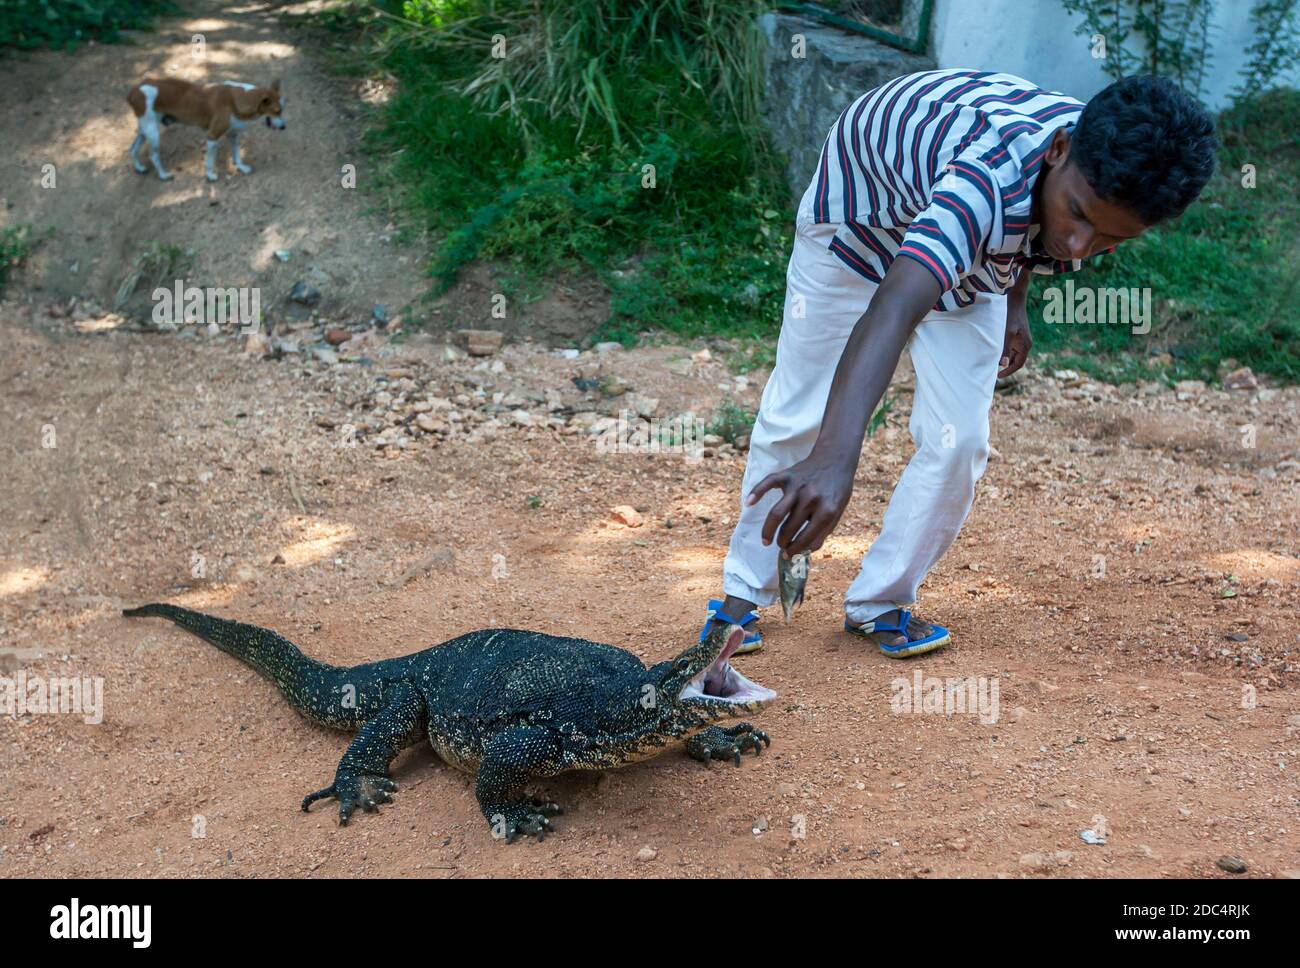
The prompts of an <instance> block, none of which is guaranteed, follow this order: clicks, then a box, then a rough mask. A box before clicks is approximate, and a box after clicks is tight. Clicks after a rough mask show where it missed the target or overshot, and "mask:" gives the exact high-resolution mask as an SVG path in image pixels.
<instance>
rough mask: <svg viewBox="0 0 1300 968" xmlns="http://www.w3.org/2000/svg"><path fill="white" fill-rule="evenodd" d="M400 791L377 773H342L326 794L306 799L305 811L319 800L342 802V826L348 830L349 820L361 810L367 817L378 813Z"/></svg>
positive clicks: (318, 792)
mask: <svg viewBox="0 0 1300 968" xmlns="http://www.w3.org/2000/svg"><path fill="white" fill-rule="evenodd" d="M396 791H397V783H396V781H394V780H391V779H389V778H388V777H386V776H379V775H378V774H374V773H346V774H343V773H340V774H337V775H335V777H334V782H333V783H331V784H330V785H329V786H327V787H326V788H325V789H324V790H317V791H316V792H315V793H309V794H308V795H307V796H306V797H304V798H303V801H302V808H303V810H306V809H307V808H308V807H310V806H311V805H312V804H313V803H315V802H316V801H317V800H324V799H327V798H328V797H335V798H337V799H338V801H339V824H340V825H341V826H346V825H347V822H348V818H350V817H351V816H352V814H353V812H354V811H355V810H356V809H357V807H360V808H361V809H362V810H365V811H366V812H367V813H374V812H375V811H376V810H378V809H379V804H381V803H392V802H393V798H392V796H391V794H393V793H395V792H396Z"/></svg>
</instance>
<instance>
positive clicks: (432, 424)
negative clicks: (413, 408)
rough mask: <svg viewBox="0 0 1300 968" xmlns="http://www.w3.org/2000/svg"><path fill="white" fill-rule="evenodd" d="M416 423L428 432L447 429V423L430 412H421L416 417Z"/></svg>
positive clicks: (434, 432)
mask: <svg viewBox="0 0 1300 968" xmlns="http://www.w3.org/2000/svg"><path fill="white" fill-rule="evenodd" d="M415 425H416V426H417V427H419V428H420V429H421V430H423V431H424V432H425V433H426V434H436V433H438V432H439V431H440V430H446V429H447V425H446V424H445V423H444V422H443V421H441V420H439V419H438V418H437V417H435V416H433V415H432V414H428V413H422V414H419V415H418V416H417V417H416V418H415Z"/></svg>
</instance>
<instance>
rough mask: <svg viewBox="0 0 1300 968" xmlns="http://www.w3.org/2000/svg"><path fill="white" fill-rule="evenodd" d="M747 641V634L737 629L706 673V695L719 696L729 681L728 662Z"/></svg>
mask: <svg viewBox="0 0 1300 968" xmlns="http://www.w3.org/2000/svg"><path fill="white" fill-rule="evenodd" d="M744 640H745V633H744V632H742V631H740V630H739V629H737V630H736V631H735V632H733V633H732V634H731V636H730V637H729V638H728V639H727V644H726V645H724V646H723V647H722V651H721V652H720V653H719V654H718V657H717V658H716V659H714V660H713V665H711V666H709V671H708V672H706V673H704V693H705V695H717V694H718V693H719V692H720V691H721V689H722V686H723V684H724V683H726V681H727V669H728V666H727V660H728V659H730V658H731V657H732V656H733V655H735V654H736V650H737V649H738V648H740V643H741V642H743V641H744Z"/></svg>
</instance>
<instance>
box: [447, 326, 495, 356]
mask: <svg viewBox="0 0 1300 968" xmlns="http://www.w3.org/2000/svg"><path fill="white" fill-rule="evenodd" d="M456 337H457V338H458V339H459V340H460V341H461V342H462V344H463V345H464V347H465V349H466V350H467V351H468V352H469V355H470V356H491V355H492V354H493V353H495V352H496V351H497V350H499V349H500V348H501V344H502V342H503V341H504V340H505V334H503V333H501V332H499V331H498V330H495V329H461V330H457V331H456Z"/></svg>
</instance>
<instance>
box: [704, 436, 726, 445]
mask: <svg viewBox="0 0 1300 968" xmlns="http://www.w3.org/2000/svg"><path fill="white" fill-rule="evenodd" d="M700 443H701V444H703V445H704V446H705V447H721V446H722V438H721V437H719V436H718V435H717V434H705V435H704V436H703V437H701V438H700Z"/></svg>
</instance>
